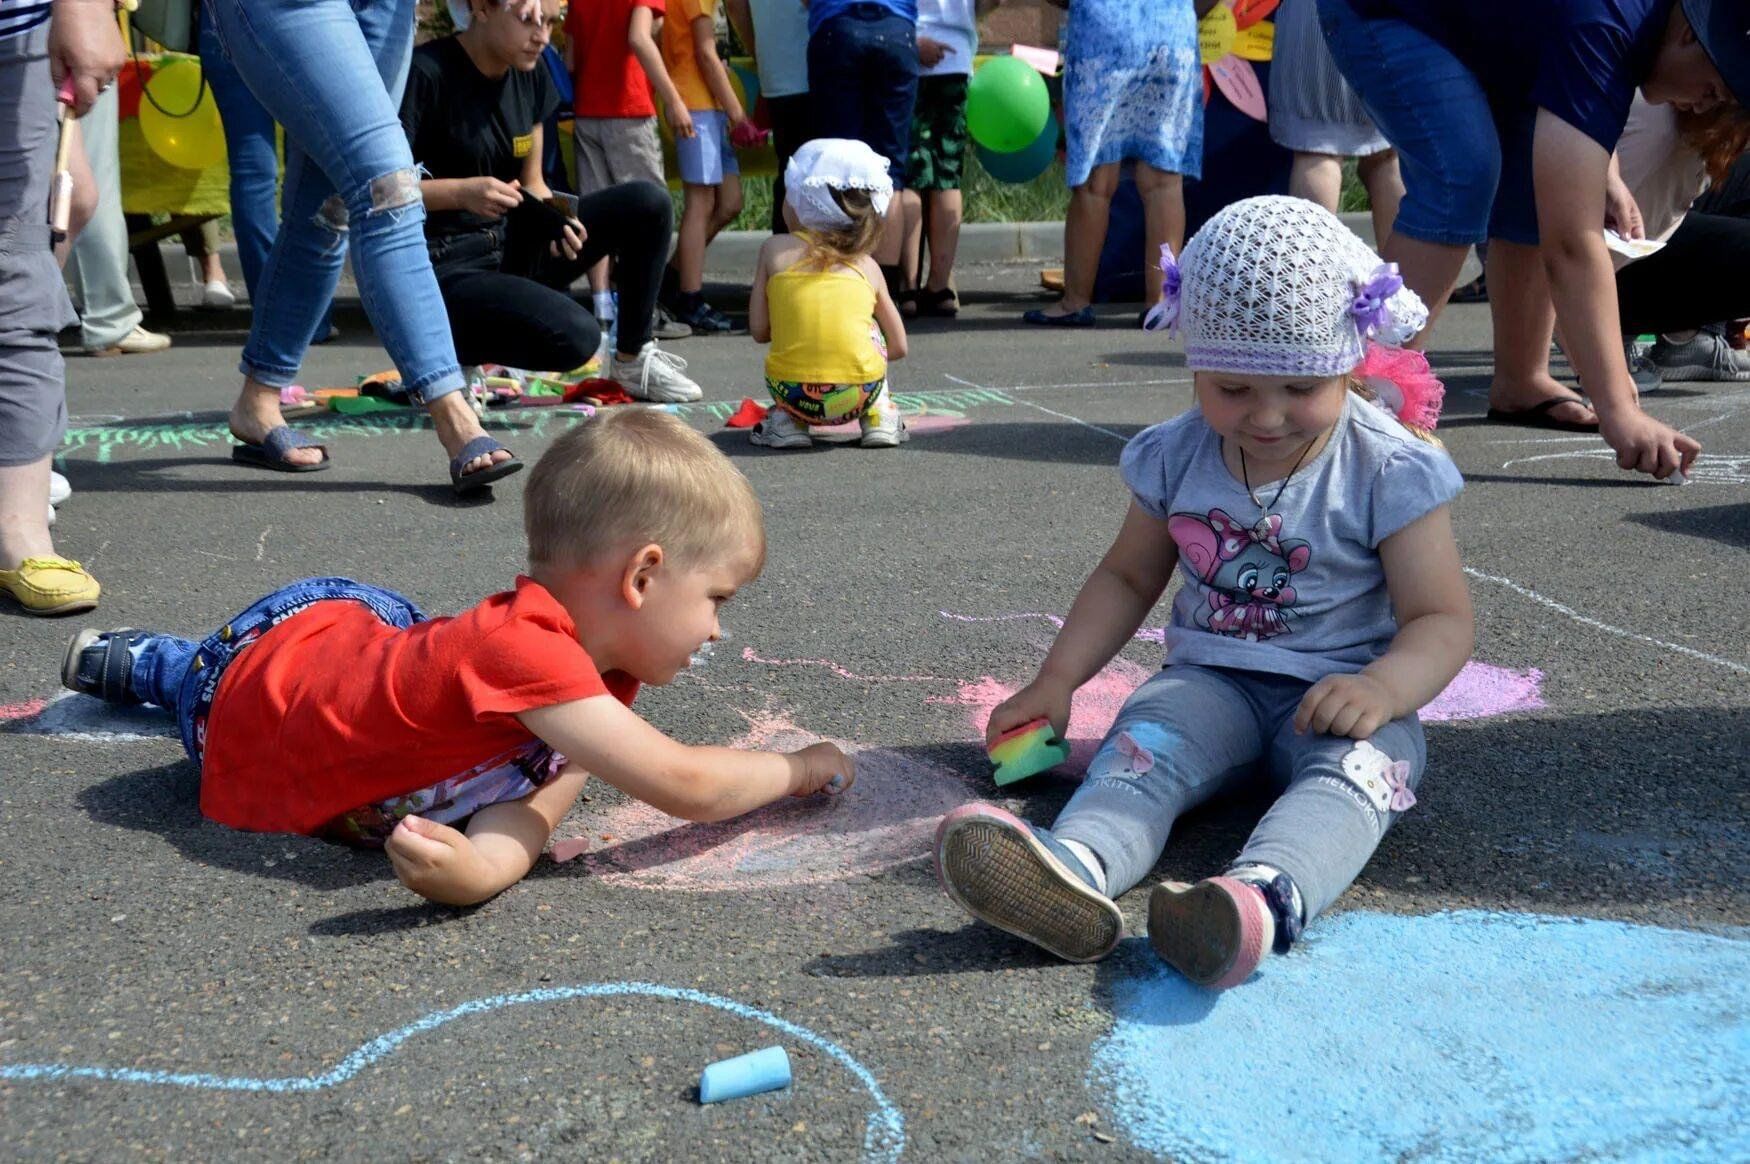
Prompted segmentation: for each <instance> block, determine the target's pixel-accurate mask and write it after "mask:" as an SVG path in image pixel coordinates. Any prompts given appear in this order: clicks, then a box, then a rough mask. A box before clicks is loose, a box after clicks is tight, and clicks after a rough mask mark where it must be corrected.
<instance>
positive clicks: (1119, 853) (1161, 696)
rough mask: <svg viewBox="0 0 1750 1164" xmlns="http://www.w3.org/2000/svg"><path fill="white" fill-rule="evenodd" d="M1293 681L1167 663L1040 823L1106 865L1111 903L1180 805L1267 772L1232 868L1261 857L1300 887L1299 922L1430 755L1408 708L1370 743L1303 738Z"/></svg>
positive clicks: (1161, 841)
mask: <svg viewBox="0 0 1750 1164" xmlns="http://www.w3.org/2000/svg"><path fill="white" fill-rule="evenodd" d="M1311 686H1312V684H1310V683H1308V682H1307V681H1306V680H1304V679H1296V678H1292V677H1284V676H1277V675H1265V674H1261V673H1258V672H1253V671H1236V670H1229V669H1226V668H1219V667H1196V666H1177V665H1176V666H1170V667H1168V668H1166V669H1165V670H1163V671H1162V672H1161V673H1160V674H1158V675H1156V676H1154V677H1153V678H1152V679H1150V680H1149V681H1148V682H1146V683H1144V684H1143V685H1142V686H1141V687H1138V688H1137V689H1136V690H1135V691H1134V692H1132V693H1131V696H1130V698H1129V699H1127V700H1125V701H1124V707H1123V709H1122V710H1120V711H1119V713H1118V719H1117V721H1116V722H1114V723H1113V725H1112V727H1111V730H1109V731H1108V732H1107V733H1106V738H1105V739H1104V740H1103V741H1102V742H1101V744H1100V750H1099V752H1098V753H1096V754H1095V756H1094V759H1093V760H1092V762H1090V763H1089V764H1088V776H1087V779H1086V780H1085V781H1083V783H1082V786H1081V787H1080V788H1079V789H1077V790H1076V794H1075V795H1074V796H1073V797H1071V798H1070V802H1069V803H1068V804H1066V805H1064V808H1063V811H1062V812H1061V813H1059V814H1058V817H1057V820H1056V822H1055V823H1053V824H1052V826H1051V832H1052V835H1053V836H1055V837H1057V838H1058V839H1059V840H1067V841H1079V842H1080V843H1082V844H1084V845H1086V846H1087V847H1088V848H1090V849H1092V850H1093V851H1094V854H1095V855H1096V856H1098V857H1099V858H1100V863H1101V865H1103V866H1104V867H1105V870H1106V889H1107V894H1108V895H1109V896H1111V897H1114V898H1116V897H1117V896H1118V895H1119V894H1121V893H1123V892H1124V891H1125V890H1127V889H1129V888H1130V887H1131V886H1133V885H1135V884H1137V883H1138V882H1139V881H1141V880H1142V879H1143V878H1144V877H1146V876H1147V875H1148V871H1149V870H1150V869H1152V868H1154V863H1155V861H1157V860H1158V859H1159V858H1160V855H1161V851H1162V850H1163V849H1164V848H1166V844H1167V834H1168V832H1169V831H1171V829H1172V827H1173V822H1174V821H1175V820H1176V819H1178V817H1179V816H1180V814H1182V813H1184V812H1185V811H1187V810H1188V809H1191V808H1194V807H1195V806H1197V805H1199V804H1201V803H1203V802H1204V801H1206V800H1208V799H1209V798H1210V797H1212V796H1214V795H1215V794H1216V793H1218V792H1222V791H1224V790H1226V789H1229V788H1233V787H1235V786H1238V785H1240V784H1242V783H1244V782H1247V781H1253V780H1265V781H1268V783H1269V786H1270V787H1271V788H1272V789H1273V790H1275V791H1276V792H1277V793H1278V795H1277V798H1276V802H1275V803H1274V804H1272V805H1271V806H1270V810H1269V811H1268V812H1266V813H1265V814H1264V818H1263V819H1262V820H1261V821H1259V822H1258V827H1257V828H1256V829H1254V830H1253V831H1252V835H1251V836H1250V837H1248V838H1247V840H1246V844H1245V848H1244V849H1242V850H1241V851H1240V855H1239V857H1238V858H1236V859H1235V861H1234V863H1233V866H1232V867H1233V868H1236V869H1237V868H1240V867H1242V866H1248V865H1265V866H1269V867H1271V868H1272V869H1275V870H1278V871H1280V872H1283V873H1287V874H1288V875H1289V877H1290V878H1292V879H1293V882H1294V885H1295V887H1296V888H1297V889H1299V891H1300V897H1301V901H1302V906H1303V908H1302V917H1301V921H1302V922H1310V921H1311V920H1312V919H1313V918H1315V917H1317V916H1318V915H1319V913H1320V912H1322V911H1323V910H1324V908H1325V907H1326V906H1328V905H1330V904H1331V902H1333V901H1335V900H1336V899H1337V897H1338V896H1339V895H1340V894H1342V892H1343V891H1344V890H1345V889H1347V888H1349V885H1350V883H1351V882H1352V881H1354V880H1355V878H1356V877H1357V876H1358V875H1359V874H1360V872H1361V868H1362V866H1364V865H1366V864H1367V861H1368V858H1370V857H1372V856H1373V850H1374V849H1375V848H1377V847H1378V845H1379V841H1380V838H1381V837H1383V836H1385V831H1386V829H1388V828H1390V827H1391V825H1392V824H1393V823H1394V822H1396V820H1397V818H1398V817H1399V816H1400V815H1401V814H1402V813H1403V811H1404V810H1406V809H1408V808H1409V807H1410V806H1411V805H1412V804H1413V803H1414V802H1415V794H1414V790H1415V788H1416V786H1417V785H1418V784H1419V783H1420V782H1421V779H1422V768H1423V765H1424V764H1425V763H1426V762H1427V755H1428V753H1427V745H1426V743H1425V742H1424V740H1423V737H1422V725H1421V722H1420V721H1419V720H1417V718H1416V717H1415V716H1414V715H1408V716H1405V717H1404V718H1402V719H1396V720H1393V721H1392V722H1391V723H1388V724H1386V725H1385V726H1384V727H1383V728H1381V729H1380V730H1379V731H1378V732H1377V733H1375V734H1374V736H1373V738H1372V739H1371V740H1366V741H1361V740H1352V739H1349V738H1347V737H1342V736H1326V735H1300V734H1298V733H1296V732H1295V730H1294V713H1295V710H1296V709H1297V708H1298V707H1299V706H1300V701H1301V698H1302V697H1303V696H1304V695H1305V694H1306V692H1307V690H1308V689H1309V688H1310V687H1311Z"/></svg>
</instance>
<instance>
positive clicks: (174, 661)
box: [129, 578, 425, 765]
mask: <svg viewBox="0 0 1750 1164" xmlns="http://www.w3.org/2000/svg"><path fill="white" fill-rule="evenodd" d="M336 599H347V600H351V601H354V602H362V603H364V604H365V605H366V606H368V607H370V609H371V612H372V613H373V614H375V615H376V616H377V617H378V618H380V619H382V620H383V621H384V622H386V623H388V624H389V625H390V626H395V627H402V628H406V627H410V626H412V625H413V624H414V623H416V622H424V621H425V614H424V613H423V612H422V611H421V610H420V609H419V608H418V607H417V606H415V605H413V603H412V602H410V601H408V600H407V599H405V598H403V597H401V595H399V594H396V593H395V592H394V591H393V590H384V589H381V588H380V587H376V586H367V585H365V584H364V583H362V582H354V581H353V580H352V579H350V578H306V579H305V580H304V581H302V582H294V583H292V584H291V585H290V586H283V587H281V588H280V589H278V590H275V591H274V592H273V593H272V594H269V595H268V596H267V597H265V598H262V599H260V600H258V601H257V602H256V603H255V604H254V605H252V606H250V607H249V609H247V610H245V611H244V612H243V613H242V614H240V615H238V616H237V617H236V618H234V619H232V620H231V621H230V622H228V623H226V624H225V625H224V626H223V627H221V628H220V629H219V630H218V631H217V632H215V633H214V634H211V635H208V636H207V637H206V638H205V639H204V640H202V641H201V642H198V643H197V642H194V641H192V640H190V639H184V638H178V637H177V636H175V635H149V636H147V637H146V638H144V639H141V640H140V641H139V642H137V643H135V644H134V645H133V647H132V648H131V654H132V655H133V670H132V671H131V672H130V673H129V681H130V682H131V684H132V686H133V689H134V694H135V695H137V696H139V697H140V698H141V699H143V700H145V701H146V702H147V703H153V704H157V705H158V706H159V707H162V708H164V709H165V710H166V711H168V712H171V713H172V714H173V715H175V716H176V726H177V729H178V731H179V732H180V733H181V735H182V746H183V749H184V750H185V751H187V752H188V756H189V759H191V760H193V761H194V762H195V763H196V764H197V765H198V764H200V762H201V756H202V754H203V753H204V752H205V750H206V735H207V731H206V728H207V714H208V713H209V712H210V711H211V710H212V706H213V696H214V695H215V694H216V693H217V691H218V687H219V680H220V678H222V677H223V675H224V673H225V668H226V667H228V666H229V665H230V663H231V660H232V659H233V658H235V657H236V656H237V653H238V652H239V651H241V650H243V648H244V647H247V646H249V645H250V644H251V643H253V642H255V640H256V639H258V638H260V637H261V636H262V635H264V634H266V633H267V632H268V631H269V630H270V629H272V628H273V627H274V626H275V625H277V624H278V623H280V622H283V621H285V620H286V619H288V618H290V617H291V616H292V615H294V614H297V613H299V612H300V611H303V610H305V609H307V608H308V607H310V606H311V605H312V604H314V603H317V602H329V601H333V600H336Z"/></svg>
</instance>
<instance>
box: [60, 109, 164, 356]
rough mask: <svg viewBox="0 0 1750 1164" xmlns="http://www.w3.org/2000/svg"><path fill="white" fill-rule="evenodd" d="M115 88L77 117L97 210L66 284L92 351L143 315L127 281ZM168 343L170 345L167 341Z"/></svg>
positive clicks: (71, 254)
mask: <svg viewBox="0 0 1750 1164" xmlns="http://www.w3.org/2000/svg"><path fill="white" fill-rule="evenodd" d="M118 106H119V100H118V97H117V90H116V89H115V88H113V87H112V88H110V89H108V90H106V91H104V92H103V93H102V94H100V95H99V96H98V98H97V102H96V103H95V104H94V105H92V107H91V112H90V113H87V114H86V115H85V116H84V117H82V118H80V119H79V133H80V136H81V137H82V138H83V139H84V142H85V156H86V158H87V160H88V161H89V162H90V165H91V175H92V178H93V179H94V180H95V182H96V187H97V211H96V213H95V214H93V215H92V216H91V221H90V222H88V223H87V224H86V225H85V229H84V230H82V231H80V232H79V237H78V238H76V239H74V240H73V245H72V246H71V247H70V248H69V250H68V253H67V282H68V283H69V284H70V286H71V288H72V292H73V301H74V303H75V304H76V305H77V306H78V308H79V342H80V344H81V346H83V347H84V348H85V350H86V351H88V352H97V351H103V350H104V349H107V348H111V347H113V346H114V345H115V344H116V343H118V342H119V341H121V340H122V339H123V338H125V337H126V336H127V335H128V334H129V333H130V332H132V331H133V330H134V329H135V328H136V327H138V326H140V320H141V318H142V316H141V313H140V308H139V305H138V304H136V303H135V302H134V290H133V286H132V285H131V284H130V283H129V281H128V262H129V255H128V224H127V223H126V222H125V221H123V219H122V183H121V156H120V154H118V153H117V149H118V145H119V130H118V129H117V125H116V114H117V108H118ZM165 346H169V345H165Z"/></svg>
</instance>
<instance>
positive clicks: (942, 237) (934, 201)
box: [925, 189, 964, 291]
mask: <svg viewBox="0 0 1750 1164" xmlns="http://www.w3.org/2000/svg"><path fill="white" fill-rule="evenodd" d="M963 205H964V200H963V199H962V198H961V195H960V191H959V190H958V189H953V190H931V191H930V197H929V215H928V219H929V228H928V230H929V240H930V277H929V280H928V281H927V282H926V283H925V286H926V287H927V288H928V289H929V290H931V291H946V290H947V289H948V288H949V286H950V285H951V284H952V281H953V278H954V255H955V252H956V251H957V250H958V249H959V247H960V222H961V218H962V207H963Z"/></svg>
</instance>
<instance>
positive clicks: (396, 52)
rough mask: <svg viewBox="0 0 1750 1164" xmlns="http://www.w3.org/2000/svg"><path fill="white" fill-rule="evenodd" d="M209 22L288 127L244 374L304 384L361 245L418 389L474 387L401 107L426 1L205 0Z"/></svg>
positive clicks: (387, 329) (361, 268)
mask: <svg viewBox="0 0 1750 1164" xmlns="http://www.w3.org/2000/svg"><path fill="white" fill-rule="evenodd" d="M203 2H204V3H205V6H206V7H205V9H204V12H203V16H204V19H205V20H206V21H207V22H208V23H209V24H210V25H211V26H212V28H213V30H214V31H215V32H216V33H217V34H218V39H219V45H220V48H221V49H222V50H223V52H224V54H225V56H226V57H228V58H229V59H230V61H231V62H232V64H234V65H235V66H236V68H237V71H238V73H239V74H241V75H242V77H243V79H244V80H245V81H246V82H247V83H248V85H249V88H250V90H251V91H252V92H254V94H255V96H256V97H257V98H258V99H259V100H260V101H261V104H262V106H263V107H264V108H266V110H267V111H268V112H269V113H271V114H272V115H273V117H274V119H275V120H277V121H278V122H279V123H280V124H281V125H283V126H284V127H285V131H286V168H285V186H284V189H283V190H282V191H281V194H280V204H281V207H282V210H281V222H280V229H279V234H278V236H277V237H276V238H275V239H274V244H273V250H272V251H271V252H269V254H268V257H267V264H266V266H265V267H264V268H263V269H262V272H261V279H260V284H259V286H258V287H256V288H254V289H253V295H254V298H255V302H254V309H255V317H254V321H253V323H252V324H251V326H250V329H249V342H248V343H247V344H245V345H244V348H243V362H242V365H241V367H240V369H239V370H240V371H242V372H243V374H244V375H246V376H250V377H252V378H254V379H255V380H256V381H258V382H259V383H262V384H266V385H269V386H271V387H276V388H283V387H285V386H287V385H289V384H291V383H292V382H293V381H294V380H295V379H296V378H297V374H298V368H299V366H300V365H301V364H302V363H303V360H304V353H305V350H306V349H307V348H308V347H309V344H310V340H311V337H312V336H313V335H314V333H315V330H316V325H317V323H318V322H319V321H320V320H321V318H322V314H323V312H324V311H326V310H327V308H328V304H329V301H330V300H331V299H332V298H333V297H334V288H335V285H336V284H337V283H338V282H339V280H340V268H341V263H342V262H343V261H344V260H345V258H346V254H347V249H348V247H349V246H350V247H351V250H352V262H353V271H354V273H355V275H356V276H357V278H358V285H359V295H360V297H361V298H362V299H363V301H364V307H365V313H366V314H367V315H369V316H370V319H371V323H372V325H373V326H374V327H375V328H376V329H377V335H378V337H379V338H380V339H381V340H382V342H383V346H384V347H385V348H387V349H388V350H389V356H390V358H391V359H393V360H394V361H395V367H396V368H397V369H398V370H399V371H400V373H401V381H402V383H403V384H404V385H406V387H407V390H408V392H409V393H410V394H411V395H412V396H413V397H414V398H415V399H418V400H421V401H426V402H429V401H431V400H433V399H435V398H436V397H439V396H442V395H444V394H445V393H447V392H454V391H456V390H457V389H459V388H460V387H461V386H462V371H461V368H460V367H459V366H458V365H457V363H456V350H455V344H454V342H453V341H452V339H451V337H450V325H449V319H448V317H447V316H446V315H445V314H444V303H443V298H442V297H441V296H440V295H439V294H438V286H437V277H436V276H435V275H434V274H433V273H432V269H431V258H430V257H429V256H428V255H427V253H426V248H425V206H424V203H423V202H422V201H421V199H420V189H419V175H418V174H417V173H416V172H415V170H414V165H413V152H412V149H411V147H409V146H408V144H407V136H406V134H405V133H404V132H403V131H402V128H401V121H400V117H399V115H398V110H399V108H400V104H401V91H402V89H403V88H404V87H405V86H406V83H407V68H408V64H409V62H410V60H411V59H412V54H413V31H414V0H203Z"/></svg>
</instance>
